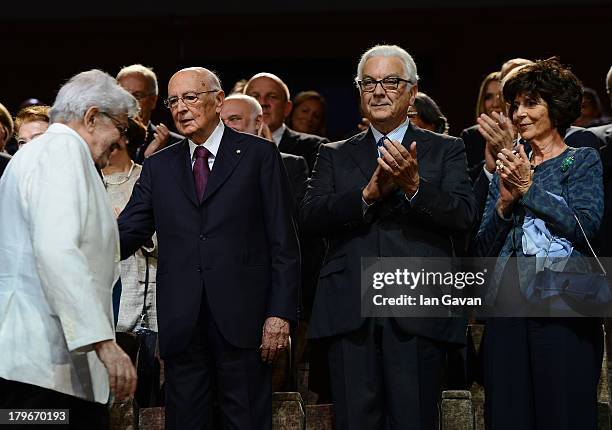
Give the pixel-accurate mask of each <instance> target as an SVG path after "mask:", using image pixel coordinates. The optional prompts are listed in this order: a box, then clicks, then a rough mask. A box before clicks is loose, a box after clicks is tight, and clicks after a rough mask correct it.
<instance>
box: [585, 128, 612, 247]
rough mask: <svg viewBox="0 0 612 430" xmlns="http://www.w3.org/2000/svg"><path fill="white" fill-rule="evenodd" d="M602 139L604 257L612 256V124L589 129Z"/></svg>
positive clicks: (602, 230)
mask: <svg viewBox="0 0 612 430" xmlns="http://www.w3.org/2000/svg"><path fill="white" fill-rule="evenodd" d="M588 130H589V131H590V132H592V133H593V134H594V135H595V136H597V138H598V139H599V140H600V143H601V147H600V149H599V154H600V155H601V163H602V166H603V179H604V196H605V202H604V218H603V221H602V224H601V232H600V234H599V236H600V238H601V240H600V252H601V254H602V255H603V256H604V257H612V241H611V240H610V237H612V124H606V125H601V126H599V127H593V128H589V129H588Z"/></svg>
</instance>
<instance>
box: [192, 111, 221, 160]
mask: <svg viewBox="0 0 612 430" xmlns="http://www.w3.org/2000/svg"><path fill="white" fill-rule="evenodd" d="M224 131H225V126H224V125H223V121H221V120H219V124H217V126H216V127H215V129H214V130H213V132H212V133H211V134H210V136H208V139H206V141H205V142H204V143H202V145H204V148H206V149H208V151H210V153H211V154H212V157H213V158H214V157H216V156H217V152H219V145H221V138H222V137H223V132H224ZM197 147H198V145H196V144H195V143H193V142H192V140H191V139H189V155H190V156H191V159H192V160H193V153H194V152H195V150H196V148H197Z"/></svg>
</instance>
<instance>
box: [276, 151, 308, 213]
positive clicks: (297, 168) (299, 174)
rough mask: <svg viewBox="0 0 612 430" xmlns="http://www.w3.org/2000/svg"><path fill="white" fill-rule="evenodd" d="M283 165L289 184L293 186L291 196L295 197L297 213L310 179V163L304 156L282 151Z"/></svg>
mask: <svg viewBox="0 0 612 430" xmlns="http://www.w3.org/2000/svg"><path fill="white" fill-rule="evenodd" d="M281 158H282V160H283V165H284V166H285V170H286V171H287V176H288V179H289V186H290V187H291V197H292V199H293V203H294V208H295V213H296V214H297V211H298V209H299V207H300V202H301V201H302V199H303V198H304V194H306V182H307V181H308V164H307V163H306V159H305V158H304V157H299V156H297V155H291V154H285V153H284V152H281Z"/></svg>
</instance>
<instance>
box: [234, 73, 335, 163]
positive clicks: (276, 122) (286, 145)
mask: <svg viewBox="0 0 612 430" xmlns="http://www.w3.org/2000/svg"><path fill="white" fill-rule="evenodd" d="M244 93H245V94H247V95H249V96H252V97H254V98H255V99H257V101H258V102H259V104H260V105H261V107H262V109H263V121H264V123H265V124H266V125H267V126H268V128H269V129H270V132H271V133H272V139H273V140H274V143H276V145H277V146H278V149H279V151H281V152H284V153H287V154H293V155H299V156H302V157H304V158H305V159H306V162H307V163H308V168H309V169H310V170H311V171H312V167H313V166H314V162H315V159H316V158H317V152H318V150H319V146H321V144H322V143H325V142H328V140H327V139H325V138H323V137H319V136H314V135H312V134H306V133H299V132H297V131H294V130H291V129H290V128H289V127H287V126H286V125H285V123H284V121H285V119H286V118H287V117H288V116H289V114H290V113H291V106H292V104H291V97H290V94H289V87H287V85H286V84H285V83H284V82H283V81H282V80H281V79H280V78H279V77H278V76H276V75H273V74H272V73H258V74H256V75H255V76H253V77H252V78H251V79H249V81H248V82H247V83H246V86H245V87H244Z"/></svg>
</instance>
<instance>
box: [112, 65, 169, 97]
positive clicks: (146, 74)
mask: <svg viewBox="0 0 612 430" xmlns="http://www.w3.org/2000/svg"><path fill="white" fill-rule="evenodd" d="M128 75H141V76H142V77H143V78H145V80H146V81H147V84H148V85H147V86H148V87H149V89H148V91H149V93H152V94H155V95H157V94H158V93H159V88H158V87H157V76H156V75H155V72H154V71H153V69H152V68H150V67H146V66H143V65H142V64H132V65H130V66H126V67H123V68H122V69H121V70H119V73H117V80H120V79H121V78H123V77H125V76H128Z"/></svg>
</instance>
